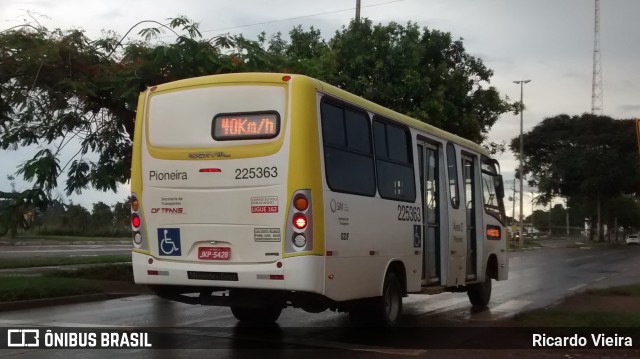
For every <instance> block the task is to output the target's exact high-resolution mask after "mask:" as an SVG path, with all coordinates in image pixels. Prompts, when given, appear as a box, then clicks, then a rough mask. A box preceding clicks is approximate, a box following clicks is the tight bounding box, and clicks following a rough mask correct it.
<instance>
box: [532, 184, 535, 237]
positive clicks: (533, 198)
mask: <svg viewBox="0 0 640 359" xmlns="http://www.w3.org/2000/svg"><path fill="white" fill-rule="evenodd" d="M534 200H535V197H534V196H533V191H531V235H532V236H533V232H534V227H533V202H534Z"/></svg>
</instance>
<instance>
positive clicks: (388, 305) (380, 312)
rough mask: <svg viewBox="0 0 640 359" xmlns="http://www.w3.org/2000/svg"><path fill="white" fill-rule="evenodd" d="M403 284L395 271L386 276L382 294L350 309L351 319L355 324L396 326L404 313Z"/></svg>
mask: <svg viewBox="0 0 640 359" xmlns="http://www.w3.org/2000/svg"><path fill="white" fill-rule="evenodd" d="M403 296H404V293H403V290H402V285H401V284H400V281H399V280H398V277H397V276H396V275H395V274H394V273H388V274H387V276H386V277H385V278H384V286H383V288H382V296H381V297H379V298H374V299H370V300H367V301H366V302H364V303H362V304H361V305H358V306H356V307H354V308H352V309H351V310H350V311H349V319H350V320H351V323H353V324H354V325H358V326H360V325H374V326H382V327H390V326H395V325H397V324H398V323H399V321H400V316H401V314H402V297H403Z"/></svg>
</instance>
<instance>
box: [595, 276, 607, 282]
mask: <svg viewBox="0 0 640 359" xmlns="http://www.w3.org/2000/svg"><path fill="white" fill-rule="evenodd" d="M605 278H607V277H600V278H596V279H594V282H599V281H601V280H603V279H605Z"/></svg>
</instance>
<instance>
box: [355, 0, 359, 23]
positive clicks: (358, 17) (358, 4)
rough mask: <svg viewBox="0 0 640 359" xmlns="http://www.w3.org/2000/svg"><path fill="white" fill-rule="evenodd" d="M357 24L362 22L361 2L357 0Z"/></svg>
mask: <svg viewBox="0 0 640 359" xmlns="http://www.w3.org/2000/svg"><path fill="white" fill-rule="evenodd" d="M356 22H360V0H356Z"/></svg>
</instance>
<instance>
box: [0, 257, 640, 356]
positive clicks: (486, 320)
mask: <svg viewBox="0 0 640 359" xmlns="http://www.w3.org/2000/svg"><path fill="white" fill-rule="evenodd" d="M509 265H510V272H509V280H507V281H504V282H495V281H494V282H493V295H492V299H491V302H490V304H489V308H488V309H487V310H484V311H481V312H474V311H473V310H471V306H470V304H469V301H468V299H467V296H466V294H465V293H443V294H438V295H432V296H428V295H410V296H409V297H408V298H405V300H404V308H403V312H404V316H403V326H405V327H432V326H443V325H444V326H463V325H464V326H469V325H471V326H487V325H493V323H494V322H495V321H497V320H500V319H505V318H509V317H511V316H513V315H515V314H517V313H519V312H522V311H525V310H529V309H533V308H539V307H545V306H549V305H552V304H554V303H556V302H558V301H560V300H562V299H563V298H564V297H566V296H568V295H570V294H572V293H575V292H580V291H583V290H585V289H587V288H591V287H606V286H613V285H621V284H628V283H637V282H639V281H640V278H639V277H638V273H640V246H634V247H617V248H597V249H593V248H591V249H579V248H571V249H570V248H558V249H550V248H544V249H538V250H532V251H526V252H512V253H510V263H509ZM13 326H61V327H83V326H89V327H99V326H107V327H128V326H132V327H180V328H183V329H182V330H184V331H186V332H185V333H187V334H190V335H192V336H193V337H195V338H198V337H199V338H200V339H196V340H202V341H206V342H211V341H212V340H215V341H221V343H222V344H220V346H218V347H220V348H224V349H216V350H213V351H211V350H207V351H202V352H201V351H199V350H190V351H189V353H191V354H192V355H196V354H198V353H200V354H203V353H206V357H216V358H217V357H221V358H222V357H234V354H235V353H236V352H237V350H234V349H232V347H235V348H237V347H238V341H240V342H241V344H240V347H246V346H245V345H246V344H247V343H249V342H251V341H254V342H256V341H257V342H260V341H261V340H264V338H263V337H262V336H260V335H256V334H255V333H253V334H251V335H253V336H251V335H250V336H249V337H246V336H244V337H241V336H240V335H238V333H239V332H238V329H239V327H238V323H237V321H236V320H235V318H234V317H233V316H232V314H231V312H230V310H229V309H227V308H219V307H203V306H191V305H187V304H181V303H173V302H167V301H164V300H162V299H159V298H156V297H154V296H149V295H144V296H136V297H129V298H123V299H117V300H109V301H104V302H94V303H83V304H75V305H67V306H57V307H49V308H39V309H31V310H23V311H15V312H3V313H0V327H13ZM278 326H279V327H280V329H277V328H278V327H276V328H269V331H270V332H273V330H281V331H282V332H283V336H282V337H281V338H280V339H276V340H280V341H281V342H280V344H282V345H285V348H280V349H279V350H278V351H277V353H276V354H277V355H276V356H278V357H282V356H284V357H286V356H291V357H299V356H300V355H304V354H302V353H304V351H303V350H302V349H296V350H294V351H287V350H286V349H287V347H289V346H290V347H292V348H301V347H302V348H304V347H313V348H324V349H335V350H338V352H337V353H334V354H335V355H334V354H331V356H336V357H341V356H343V355H345V356H344V357H349V356H348V352H352V353H354V351H355V353H357V354H358V355H359V356H363V355H365V354H366V355H367V357H369V355H374V357H375V355H391V354H398V355H409V356H415V355H422V354H425V353H426V352H427V350H425V349H419V348H412V349H407V348H406V347H398V348H387V349H384V350H381V349H380V348H379V347H378V346H376V345H375V343H368V344H357V345H356V344H354V343H353V342H348V341H347V342H345V340H343V339H344V338H343V337H341V335H342V334H340V333H342V332H341V329H344V328H349V327H350V324H349V321H348V316H347V315H346V314H344V313H334V312H330V311H325V312H323V313H319V314H310V313H306V312H304V311H302V310H300V309H293V308H288V309H285V310H283V312H282V315H281V317H280V319H279V320H278ZM199 328H200V329H199ZM296 328H299V329H298V330H297V333H298V334H297V335H296ZM240 329H241V328H240ZM225 343H226V344H225ZM196 347H197V346H196ZM283 350H284V351H283ZM301 350H302V351H301ZM345 352H347V353H345ZM56 353H58V352H55V351H25V350H24V349H21V350H5V351H4V352H2V353H0V357H2V358H5V357H6V358H13V357H15V358H21V357H22V358H27V357H28V358H56V357H60V358H62V357H64V358H65V359H66V358H68V357H69V355H68V354H73V355H72V356H73V357H76V356H77V357H101V358H107V357H111V356H114V355H115V356H118V357H120V356H122V357H128V358H138V357H140V358H142V357H165V356H156V355H155V354H154V353H157V352H154V351H145V350H119V351H115V352H114V351H109V350H100V351H86V350H72V351H60V353H67V355H63V354H60V355H59V356H58V354H56ZM171 353H172V354H171V355H170V356H166V357H182V355H184V352H171ZM245 353H246V352H245ZM294 353H297V354H295V355H294ZM322 353H324V354H323V355H322V356H317V355H315V356H314V355H311V356H312V357H325V356H326V355H327V354H329V352H328V351H322ZM331 353H333V351H331ZM165 354H168V352H165ZM200 354H198V355H200ZM269 354H270V355H271V354H274V352H272V351H270V352H269ZM317 354H319V353H317ZM188 356H189V355H185V356H184V357H188Z"/></svg>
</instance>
